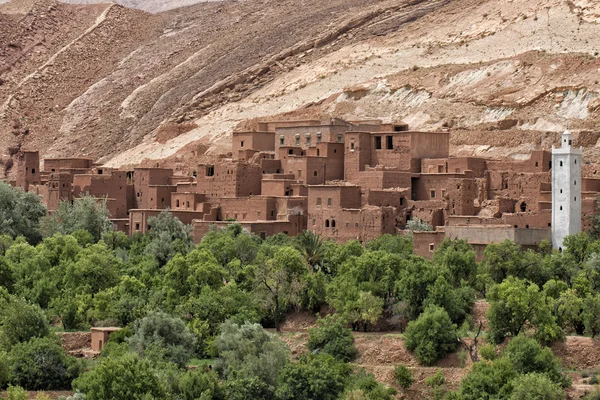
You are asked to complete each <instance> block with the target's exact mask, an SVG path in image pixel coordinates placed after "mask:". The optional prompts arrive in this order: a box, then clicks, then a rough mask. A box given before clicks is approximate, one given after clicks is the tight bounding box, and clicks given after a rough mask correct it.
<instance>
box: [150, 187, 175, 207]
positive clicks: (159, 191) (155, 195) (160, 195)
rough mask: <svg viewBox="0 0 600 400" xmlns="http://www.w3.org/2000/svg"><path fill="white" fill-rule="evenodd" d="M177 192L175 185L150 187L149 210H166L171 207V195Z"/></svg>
mask: <svg viewBox="0 0 600 400" xmlns="http://www.w3.org/2000/svg"><path fill="white" fill-rule="evenodd" d="M176 191H177V186H175V185H151V186H150V187H148V196H149V197H150V201H149V203H148V208H149V209H153V210H154V209H158V210H164V209H165V208H167V207H169V208H170V207H171V193H174V192H176Z"/></svg>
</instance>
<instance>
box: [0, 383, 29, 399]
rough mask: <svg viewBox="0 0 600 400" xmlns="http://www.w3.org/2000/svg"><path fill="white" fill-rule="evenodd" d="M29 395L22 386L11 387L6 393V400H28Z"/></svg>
mask: <svg viewBox="0 0 600 400" xmlns="http://www.w3.org/2000/svg"><path fill="white" fill-rule="evenodd" d="M28 399H29V393H27V391H26V390H25V389H23V388H22V387H20V386H9V387H8V390H7V391H6V400H28Z"/></svg>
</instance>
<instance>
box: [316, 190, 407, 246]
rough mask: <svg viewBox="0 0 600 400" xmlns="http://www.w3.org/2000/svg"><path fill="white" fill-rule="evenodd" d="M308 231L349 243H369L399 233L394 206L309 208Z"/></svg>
mask: <svg viewBox="0 0 600 400" xmlns="http://www.w3.org/2000/svg"><path fill="white" fill-rule="evenodd" d="M309 201H310V200H309ZM308 229H310V230H311V231H313V232H315V233H317V234H319V235H322V236H323V237H326V238H330V239H333V240H335V241H337V242H347V241H349V240H359V241H361V242H365V241H368V240H371V239H374V238H376V237H379V236H381V235H383V234H386V233H389V234H393V233H395V230H396V220H395V216H394V209H393V208H392V207H364V208H361V209H335V208H328V209H318V208H316V209H315V208H310V207H309V213H308Z"/></svg>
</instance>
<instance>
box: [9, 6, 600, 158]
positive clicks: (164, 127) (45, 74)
mask: <svg viewBox="0 0 600 400" xmlns="http://www.w3.org/2000/svg"><path fill="white" fill-rule="evenodd" d="M48 3H49V2H45V3H44V4H46V6H48V7H53V10H52V12H48V13H43V14H44V16H42V13H40V12H39V11H38V12H34V13H29V14H25V15H26V16H29V18H31V15H33V17H34V18H36V20H40V21H42V20H44V18H48V15H57V14H58V13H67V14H70V15H71V17H70V21H71V23H73V24H75V25H76V26H77V27H78V28H77V29H78V31H77V33H78V34H77V35H72V34H71V36H68V37H67V35H66V33H64V34H60V33H59V32H60V29H58V31H54V30H52V29H50V32H49V33H48V32H46V31H45V30H43V29H42V28H37V27H36V29H34V30H33V32H34V35H33V37H35V34H37V35H38V36H41V37H44V38H46V35H47V36H48V37H50V38H54V37H60V38H61V40H62V46H60V45H57V46H49V45H46V39H44V41H43V42H42V43H43V48H44V51H43V52H42V53H41V54H38V53H36V52H32V53H31V55H27V56H22V57H21V58H20V60H19V61H18V62H17V64H15V65H14V66H13V67H11V69H10V70H9V71H8V72H6V71H5V72H2V73H0V79H2V80H3V82H5V83H4V84H3V85H0V104H4V105H5V106H3V108H2V109H0V116H3V118H2V119H0V146H1V147H0V148H9V147H14V146H15V145H17V144H18V143H23V145H24V146H29V147H35V148H40V149H41V150H43V152H44V153H45V154H46V155H51V156H69V155H91V156H93V157H96V158H99V159H101V160H102V161H106V162H108V163H109V165H112V166H120V165H126V164H138V163H142V162H144V160H145V159H147V161H145V162H146V163H149V164H156V162H157V161H158V162H160V160H165V161H163V162H164V163H166V164H168V165H171V166H175V167H178V168H181V169H185V168H187V167H191V166H193V165H194V164H195V163H197V162H198V161H199V160H201V159H202V157H213V156H214V155H217V154H219V153H227V152H228V151H230V146H229V137H230V136H229V135H230V132H231V130H232V129H233V128H234V127H235V126H236V125H237V124H239V123H242V122H244V121H245V120H252V119H255V118H259V117H271V116H274V115H279V114H285V113H291V114H290V115H289V117H298V116H311V115H321V114H334V115H337V116H341V117H347V118H383V119H386V120H394V119H395V120H400V119H402V120H405V121H407V122H409V123H410V124H411V125H412V126H413V127H415V128H419V129H444V128H452V129H453V130H454V131H455V134H454V135H452V142H453V151H454V152H455V153H457V154H458V153H461V154H472V153H477V154H483V155H489V156H507V155H508V156H513V157H521V156H523V155H525V154H526V153H527V152H528V151H530V150H531V149H532V148H537V147H546V148H547V147H549V146H551V145H552V143H553V142H554V141H555V137H556V135H557V133H558V132H560V131H562V130H563V129H565V128H567V127H568V128H571V129H574V130H576V131H582V133H581V135H580V136H581V143H582V144H583V145H585V146H586V152H587V154H589V155H595V154H596V152H595V144H596V141H597V139H598V136H597V135H596V134H595V132H596V131H598V129H597V128H598V123H597V122H596V121H597V120H598V118H597V117H598V106H599V104H600V103H599V102H600V100H598V93H599V91H600V87H599V85H598V79H599V76H598V70H599V68H600V65H599V62H598V59H597V56H598V52H599V51H600V45H599V42H598V41H597V39H596V38H597V37H598V35H599V34H600V24H599V21H600V6H598V5H597V4H596V3H595V2H593V1H591V0H590V1H586V0H579V1H575V2H570V1H569V2H567V1H559V0H531V1H529V2H527V3H526V4H524V3H523V2H518V1H512V0H430V1H419V0H413V1H409V0H378V1H367V0H332V1H329V2H322V1H318V0H303V1H292V0H283V1H276V0H249V1H244V2H225V3H205V4H198V5H194V6H191V7H187V8H182V9H177V10H172V11H169V12H166V13H161V14H156V15H151V14H145V13H143V12H139V11H133V10H127V9H125V8H122V7H120V6H111V7H110V8H109V9H107V7H108V6H106V5H104V6H100V5H94V6H90V5H87V6H72V5H64V4H53V5H48ZM36 4H38V7H39V4H40V3H39V2H38V3H36ZM71 7H80V9H81V10H86V13H87V15H89V17H87V18H84V15H85V13H83V12H79V13H77V14H76V17H73V14H74V13H73V12H71V11H69V10H72V9H71ZM0 12H2V8H1V6H0ZM103 13H104V19H102V18H103V17H102V15H103ZM60 15H61V16H62V15H63V14H60ZM0 18H7V19H8V20H9V21H12V22H11V23H10V26H17V27H19V26H22V25H23V22H22V21H21V19H22V18H25V17H23V16H21V15H17V16H16V15H15V14H10V15H2V16H0ZM56 18H59V16H57V17H56ZM60 18H63V17H60ZM99 19H100V22H99V23H98V21H99ZM67 20H69V19H67ZM95 24H96V26H95ZM2 25H3V24H0V26H2ZM41 25H42V26H44V27H45V24H41ZM11 29H12V30H11ZM11 29H9V32H8V34H6V33H4V28H0V35H1V36H0V37H1V38H4V37H7V36H10V35H13V37H17V38H20V37H21V36H19V34H18V32H19V31H18V29H17V28H11ZM37 29H40V31H39V32H38V30H37ZM44 29H45V28H44ZM90 29H91V33H88V34H85V32H86V31H87V30H90ZM73 31H74V30H73V29H71V30H69V32H70V33H72V32H73ZM15 32H17V33H15ZM28 32H31V30H29V31H28ZM61 35H62V36H61ZM30 36H32V35H31V33H30ZM63 36H65V37H64V38H63ZM72 36H75V37H72ZM31 40H33V39H31ZM57 41H58V40H57ZM33 42H34V43H35V40H33ZM49 42H51V41H49ZM6 43H8V42H6V41H3V42H0V44H2V46H0V48H9V47H10V46H8V45H7V44H6ZM26 43H29V42H23V44H22V43H18V45H19V46H20V48H23V47H26V46H27V44H26ZM65 47H66V49H64V48H65ZM62 49H64V50H62ZM61 50H62V51H61ZM28 54H29V53H28ZM48 60H50V62H49V61H48ZM0 65H2V64H0ZM1 68H2V67H1V66H0V71H1ZM32 74H33V75H32ZM28 75H31V77H30V78H29V79H26V80H25V81H23V80H24V78H25V77H26V76H28ZM283 117H285V115H284V116H283ZM15 121H16V122H15ZM15 126H18V128H14V127H15ZM27 129H28V132H29V133H28V134H27V135H23V134H22V133H23V132H24V131H26V130H27ZM498 129H500V130H498ZM5 157H7V155H5Z"/></svg>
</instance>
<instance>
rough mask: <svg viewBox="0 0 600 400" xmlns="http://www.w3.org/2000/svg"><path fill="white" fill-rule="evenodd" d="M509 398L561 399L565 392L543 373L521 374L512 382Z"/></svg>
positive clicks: (519, 399) (513, 399)
mask: <svg viewBox="0 0 600 400" xmlns="http://www.w3.org/2000/svg"><path fill="white" fill-rule="evenodd" d="M513 385H514V389H513V392H512V394H511V396H510V400H529V399H540V400H563V399H564V398H565V392H564V391H563V390H562V388H561V387H560V386H559V385H557V384H556V383H554V382H552V381H551V380H550V378H548V377H547V376H546V375H544V374H539V373H531V374H527V375H521V376H519V377H518V378H517V379H515V381H514V382H513Z"/></svg>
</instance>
